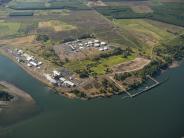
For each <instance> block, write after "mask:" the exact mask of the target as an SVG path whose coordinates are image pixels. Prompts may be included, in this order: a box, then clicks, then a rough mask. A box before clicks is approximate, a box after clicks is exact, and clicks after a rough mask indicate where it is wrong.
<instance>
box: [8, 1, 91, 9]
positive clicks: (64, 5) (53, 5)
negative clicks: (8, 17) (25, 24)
mask: <svg viewBox="0 0 184 138" xmlns="http://www.w3.org/2000/svg"><path fill="white" fill-rule="evenodd" d="M8 6H9V8H11V9H14V10H51V9H70V10H85V9H89V8H88V7H87V6H86V5H85V4H83V3H82V2H80V1H79V0H71V1H68V0H63V1H53V2H45V1H12V2H10V3H9V5H8Z"/></svg>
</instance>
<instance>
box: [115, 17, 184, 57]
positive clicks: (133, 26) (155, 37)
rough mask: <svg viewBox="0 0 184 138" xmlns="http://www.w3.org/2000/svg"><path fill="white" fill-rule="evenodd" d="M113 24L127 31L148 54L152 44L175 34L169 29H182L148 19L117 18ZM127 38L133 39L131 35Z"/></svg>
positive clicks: (156, 43) (157, 43) (155, 44)
mask: <svg viewBox="0 0 184 138" xmlns="http://www.w3.org/2000/svg"><path fill="white" fill-rule="evenodd" d="M114 24H115V25H117V26H119V27H120V29H122V30H126V31H127V32H129V34H130V35H131V36H132V38H135V39H136V40H137V41H138V42H139V45H141V46H142V51H144V52H145V53H146V54H148V55H150V54H151V52H152V48H153V47H154V46H157V45H159V44H160V43H161V42H164V41H167V40H169V39H171V38H173V37H174V36H175V35H174V34H173V33H171V31H173V30H171V29H174V28H176V29H175V31H181V30H184V29H183V28H182V29H178V28H177V27H176V26H172V25H168V24H165V25H164V27H163V23H159V22H154V23H152V21H150V20H143V19H117V20H114ZM170 30H171V31H170ZM123 32H125V31H123ZM129 38H130V40H133V39H132V38H131V37H129Z"/></svg>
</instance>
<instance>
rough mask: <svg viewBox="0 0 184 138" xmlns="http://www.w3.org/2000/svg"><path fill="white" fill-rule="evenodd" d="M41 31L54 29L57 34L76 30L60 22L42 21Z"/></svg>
mask: <svg viewBox="0 0 184 138" xmlns="http://www.w3.org/2000/svg"><path fill="white" fill-rule="evenodd" d="M38 28H39V29H45V28H46V29H52V30H53V31H55V32H61V31H69V30H73V29H76V27H75V26H72V25H69V24H67V23H65V22H62V21H58V20H49V21H41V22H39V23H38Z"/></svg>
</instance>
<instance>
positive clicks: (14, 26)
mask: <svg viewBox="0 0 184 138" xmlns="http://www.w3.org/2000/svg"><path fill="white" fill-rule="evenodd" d="M20 26H21V24H20V23H19V22H7V21H5V20H0V30H1V31H0V37H7V36H12V35H16V34H18V31H19V28H20Z"/></svg>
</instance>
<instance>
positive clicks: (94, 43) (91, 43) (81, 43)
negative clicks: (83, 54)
mask: <svg viewBox="0 0 184 138" xmlns="http://www.w3.org/2000/svg"><path fill="white" fill-rule="evenodd" d="M64 45H65V46H69V47H70V49H71V50H72V51H76V52H77V51H79V50H81V49H85V48H88V47H94V48H96V49H98V50H100V51H106V50H108V49H109V46H107V43H106V42H104V41H100V40H98V39H82V40H76V41H71V42H67V43H65V44H64Z"/></svg>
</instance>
